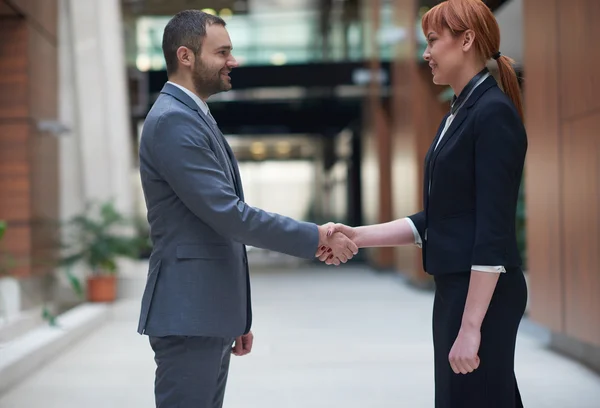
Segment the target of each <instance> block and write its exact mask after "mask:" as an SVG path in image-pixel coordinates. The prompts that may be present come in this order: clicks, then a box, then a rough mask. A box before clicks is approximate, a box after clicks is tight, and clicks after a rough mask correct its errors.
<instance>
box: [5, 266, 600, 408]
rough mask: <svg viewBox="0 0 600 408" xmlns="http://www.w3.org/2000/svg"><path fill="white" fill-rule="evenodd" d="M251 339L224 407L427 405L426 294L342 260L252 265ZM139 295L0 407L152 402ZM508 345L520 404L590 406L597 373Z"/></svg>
mask: <svg viewBox="0 0 600 408" xmlns="http://www.w3.org/2000/svg"><path fill="white" fill-rule="evenodd" d="M252 281H253V299H254V316H255V320H254V328H253V331H254V333H255V346H254V350H253V352H252V354H250V355H249V356H246V357H241V358H236V357H233V358H232V365H231V370H230V379H229V384H228V388H227V394H226V398H225V407H226V408H300V407H302V408H305V407H311V408H325V407H327V408H331V407H340V408H341V407H344V408H365V407H377V408H388V407H389V408H392V407H393V408H398V407H407V408H421V407H423V408H426V407H433V393H432V389H433V388H432V372H433V370H432V346H431V332H430V330H431V329H430V321H431V308H432V293H429V292H422V291H417V290H415V289H412V288H410V287H408V286H406V285H405V284H404V283H403V282H402V281H401V280H399V279H398V278H397V277H395V276H391V275H377V274H375V273H373V272H370V271H369V270H366V269H362V268H359V267H352V266H350V265H345V266H343V267H340V268H333V267H331V268H327V269H324V268H302V269H294V270H284V271H280V272H277V273H276V272H262V273H253V277H252ZM138 310H139V301H138V300H131V301H129V300H127V301H120V302H118V303H117V304H115V306H114V317H113V318H112V320H111V321H110V322H109V323H107V324H105V325H103V326H102V327H100V328H98V329H97V331H94V332H93V333H92V334H91V335H90V336H89V337H87V338H86V339H84V340H83V341H81V342H80V343H77V344H76V345H75V346H73V347H72V348H71V349H70V350H69V351H67V352H65V353H64V354H61V355H59V356H57V357H56V359H55V360H54V361H52V362H51V363H49V364H47V365H46V366H44V367H40V369H39V370H38V371H37V372H36V373H35V374H34V375H33V376H31V378H29V379H28V380H26V381H25V382H23V383H21V384H19V385H18V386H17V387H15V388H14V389H12V390H10V391H9V392H8V393H7V394H5V395H4V396H3V397H2V398H0V407H1V408H75V407H77V408H81V407H87V408H96V407H98V408H100V407H102V408H131V407H135V408H138V407H140V408H141V407H153V406H154V400H153V388H152V387H153V378H154V377H153V376H154V368H155V366H154V361H153V356H152V352H151V350H150V346H149V345H148V341H147V338H146V337H144V336H140V335H138V334H137V333H136V332H135V330H136V326H137V317H138ZM517 347H518V349H517V379H518V381H519V385H520V388H521V390H522V394H523V399H524V403H525V406H526V407H534V408H598V407H600V402H599V401H600V377H599V376H598V375H596V374H594V373H593V372H591V371H589V370H587V369H586V368H584V367H582V366H581V365H579V364H578V363H576V362H573V361H571V360H568V359H566V358H563V357H561V356H559V355H557V354H555V353H553V352H551V351H548V350H546V349H545V348H544V344H543V342H542V341H541V340H539V339H538V338H537V337H535V336H533V335H531V334H530V332H529V330H527V325H524V329H523V330H522V331H521V334H520V337H519V340H518V346H517Z"/></svg>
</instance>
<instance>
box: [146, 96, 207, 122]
mask: <svg viewBox="0 0 600 408" xmlns="http://www.w3.org/2000/svg"><path fill="white" fill-rule="evenodd" d="M197 116H198V115H197V114H196V112H195V111H194V110H192V109H190V108H189V107H187V106H186V105H185V104H183V103H182V102H180V101H178V100H177V99H176V98H174V97H172V96H171V95H167V94H161V95H159V97H158V98H157V99H156V102H154V104H153V105H152V108H150V111H149V112H148V115H147V116H146V122H150V123H153V122H154V123H156V124H158V123H159V122H161V121H164V120H166V119H177V118H181V119H188V120H189V119H195V120H199V119H200V118H198V117H197Z"/></svg>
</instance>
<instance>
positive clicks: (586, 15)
mask: <svg viewBox="0 0 600 408" xmlns="http://www.w3.org/2000/svg"><path fill="white" fill-rule="evenodd" d="M557 4H558V7H559V10H558V15H559V16H560V17H559V18H558V19H557V20H558V29H557V30H555V31H556V32H559V33H560V35H559V36H558V38H556V41H557V43H558V47H559V52H560V59H559V72H560V76H559V88H560V101H561V107H560V108H561V116H562V117H563V118H572V117H574V116H577V115H582V114H587V113H590V112H596V111H599V110H600V97H598V90H599V89H600V77H599V76H598V66H600V52H599V51H598V46H597V45H592V44H591V43H590V41H591V40H590V39H592V38H594V39H595V38H600V24H598V18H600V1H598V0H571V1H568V2H566V1H562V2H558V3H557ZM538 13H539V11H538ZM545 31H546V33H545V34H548V33H547V31H548V29H546V30H545Z"/></svg>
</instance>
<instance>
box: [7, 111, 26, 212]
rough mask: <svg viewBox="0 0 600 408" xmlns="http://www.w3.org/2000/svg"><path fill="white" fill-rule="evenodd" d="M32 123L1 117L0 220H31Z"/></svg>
mask: <svg viewBox="0 0 600 408" xmlns="http://www.w3.org/2000/svg"><path fill="white" fill-rule="evenodd" d="M28 138H29V125H27V124H26V123H25V121H20V122H18V123H10V122H9V123H8V124H6V122H3V121H2V120H0V193H1V194H0V219H4V220H7V221H8V222H19V223H24V222H27V221H28V220H29V219H30V216H31V211H30V203H31V201H30V191H31V186H30V177H29V176H30V174H29V173H30V171H29V169H30V168H29V143H28Z"/></svg>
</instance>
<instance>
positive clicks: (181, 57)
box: [177, 46, 196, 67]
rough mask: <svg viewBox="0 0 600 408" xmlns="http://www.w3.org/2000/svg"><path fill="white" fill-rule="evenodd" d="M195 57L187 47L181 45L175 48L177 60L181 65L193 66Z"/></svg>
mask: <svg viewBox="0 0 600 408" xmlns="http://www.w3.org/2000/svg"><path fill="white" fill-rule="evenodd" d="M195 58H196V56H195V55H194V53H193V51H192V50H190V49H189V48H188V47H184V46H181V47H179V48H177V60H178V61H179V63H180V64H181V65H183V66H186V67H192V66H194V60H195Z"/></svg>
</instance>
